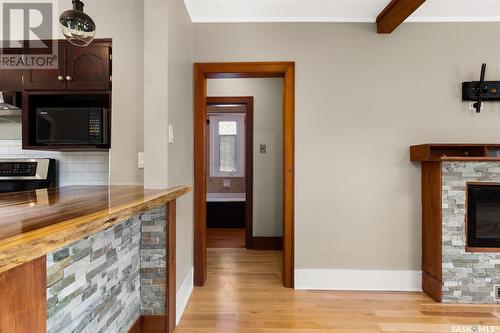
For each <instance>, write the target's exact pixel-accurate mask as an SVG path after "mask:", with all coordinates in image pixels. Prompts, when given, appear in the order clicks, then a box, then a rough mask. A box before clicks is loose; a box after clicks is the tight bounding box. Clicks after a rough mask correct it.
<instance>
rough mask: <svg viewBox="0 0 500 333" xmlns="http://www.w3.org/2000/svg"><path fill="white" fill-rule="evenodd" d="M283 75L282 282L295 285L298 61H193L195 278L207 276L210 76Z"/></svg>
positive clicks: (199, 281) (200, 281)
mask: <svg viewBox="0 0 500 333" xmlns="http://www.w3.org/2000/svg"><path fill="white" fill-rule="evenodd" d="M266 77H281V78H283V148H284V149H283V285H284V286H285V287H288V288H293V287H294V257H295V256H294V218H295V214H294V210H295V208H294V207H295V206H294V205H295V201H294V200H295V198H294V194H295V63H294V62H242V63H235V62H230V63H196V64H195V65H194V164H195V176H194V282H195V285H196V286H203V285H204V284H205V280H206V277H207V246H206V192H207V179H206V151H205V147H206V146H205V145H206V137H205V134H206V133H205V132H206V129H205V126H206V105H207V80H208V79H209V78H266Z"/></svg>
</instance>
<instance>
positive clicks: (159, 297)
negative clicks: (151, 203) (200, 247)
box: [141, 207, 167, 315]
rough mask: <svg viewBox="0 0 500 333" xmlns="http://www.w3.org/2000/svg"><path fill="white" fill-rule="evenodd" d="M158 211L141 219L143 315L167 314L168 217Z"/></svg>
mask: <svg viewBox="0 0 500 333" xmlns="http://www.w3.org/2000/svg"><path fill="white" fill-rule="evenodd" d="M165 211H166V210H165V208H161V207H158V208H155V209H152V210H150V211H148V212H146V213H144V214H143V215H142V216H141V220H142V233H141V314H143V315H154V314H164V313H165V310H166V307H165V305H166V290H165V286H166V283H167V269H166V267H167V239H166V236H167V235H166V226H167V223H166V221H167V216H166V214H165Z"/></svg>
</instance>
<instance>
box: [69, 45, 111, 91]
mask: <svg viewBox="0 0 500 333" xmlns="http://www.w3.org/2000/svg"><path fill="white" fill-rule="evenodd" d="M110 74H111V73H110V49H109V47H107V46H89V47H85V48H78V47H71V48H68V51H67V76H69V77H70V78H71V79H68V80H67V87H68V89H69V90H109V89H110Z"/></svg>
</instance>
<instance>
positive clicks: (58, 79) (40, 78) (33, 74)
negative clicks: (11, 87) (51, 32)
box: [24, 46, 66, 90]
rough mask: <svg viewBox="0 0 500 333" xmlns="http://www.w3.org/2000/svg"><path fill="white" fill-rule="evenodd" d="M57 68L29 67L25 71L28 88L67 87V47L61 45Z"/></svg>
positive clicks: (25, 82)
mask: <svg viewBox="0 0 500 333" xmlns="http://www.w3.org/2000/svg"><path fill="white" fill-rule="evenodd" d="M58 53H59V55H58V63H59V66H58V68H57V69H29V70H25V71H24V89H26V90H65V89H66V80H65V76H66V47H64V46H59V49H58Z"/></svg>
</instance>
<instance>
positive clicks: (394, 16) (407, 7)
mask: <svg viewBox="0 0 500 333" xmlns="http://www.w3.org/2000/svg"><path fill="white" fill-rule="evenodd" d="M424 2H425V0H392V1H391V3H389V4H388V5H387V7H385V9H384V10H383V11H382V12H381V13H380V14H379V16H377V32H378V33H379V34H390V33H391V32H393V31H394V30H395V29H396V28H397V27H398V26H399V25H400V24H401V23H403V22H404V20H406V19H407V18H408V16H410V15H411V14H412V13H413V12H414V11H415V10H417V8H418V7H420V6H421V5H422V4H423V3H424Z"/></svg>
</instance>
